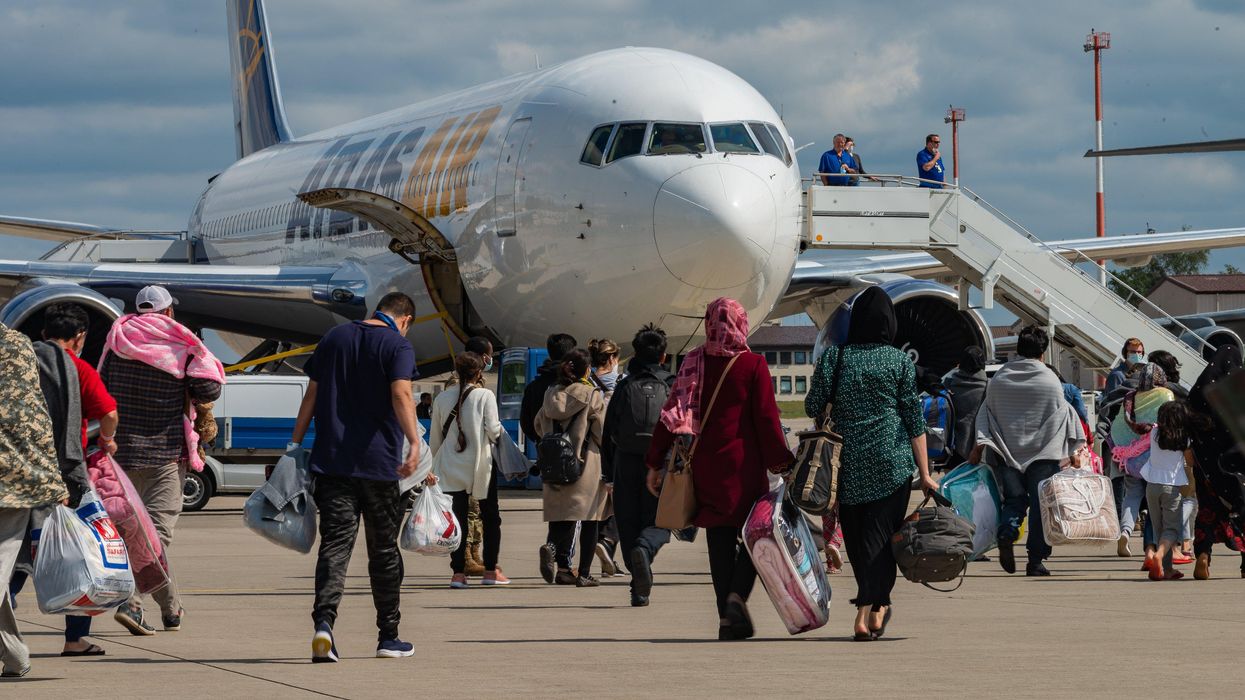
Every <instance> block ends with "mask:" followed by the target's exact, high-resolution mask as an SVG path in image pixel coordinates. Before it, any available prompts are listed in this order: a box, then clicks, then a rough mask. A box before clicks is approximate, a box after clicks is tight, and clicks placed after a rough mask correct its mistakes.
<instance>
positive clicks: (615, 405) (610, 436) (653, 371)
mask: <svg viewBox="0 0 1245 700" xmlns="http://www.w3.org/2000/svg"><path fill="white" fill-rule="evenodd" d="M639 376H652V377H654V378H656V379H658V380H660V381H663V382H665V383H666V386H667V387H673V386H674V375H673V374H671V373H670V372H669V371H667V370H666V368H665V367H662V366H661V365H649V364H644V363H642V362H639V361H637V360H634V359H633V360H631V362H629V363H628V364H627V376H626V377H623V379H622V381H620V382H618V386H616V387H614V398H612V399H611V400H610V403H609V406H608V407H607V408H606V409H605V427H604V430H603V432H602V440H601V480H602V481H605V482H606V483H613V482H614V453H615V450H616V448H617V446H618V441H617V435H616V433H617V431H618V420H619V419H618V416H619V415H621V414H622V412H623V411H624V410H627V409H629V408H630V407H629V406H627V405H626V403H627V392H626V385H627V382H629V381H631V380H632V379H633V378H635V377H639Z"/></svg>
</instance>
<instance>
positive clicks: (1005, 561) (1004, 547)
mask: <svg viewBox="0 0 1245 700" xmlns="http://www.w3.org/2000/svg"><path fill="white" fill-rule="evenodd" d="M1014 544H1015V542H1003V541H1001V540H1000V541H999V566H1001V567H1003V570H1004V571H1006V572H1007V573H1009V574H1014V573H1016V552H1015V550H1014V549H1013V545H1014Z"/></svg>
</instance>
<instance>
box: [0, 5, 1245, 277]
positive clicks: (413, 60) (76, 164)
mask: <svg viewBox="0 0 1245 700" xmlns="http://www.w3.org/2000/svg"><path fill="white" fill-rule="evenodd" d="M268 18H269V26H270V33H271V40H272V48H273V50H274V52H275V56H276V64H277V68H278V72H279V75H280V80H281V86H282V90H283V95H284V100H285V106H286V111H287V114H288V116H289V120H290V125H291V127H292V129H293V130H294V132H295V133H309V132H311V131H314V130H318V129H321V128H324V127H328V126H332V125H335V124H338V123H342V122H345V121H349V120H352V119H356V118H360V117H363V116H367V115H370V114H374V113H377V112H381V111H384V110H387V109H391V108H394V107H398V106H401V105H404V104H407V103H411V102H415V101H418V100H421V99H424V98H429V97H434V96H437V95H440V94H443V93H445V92H449V91H452V90H456V89H460V88H464V87H469V86H471V85H474V84H477V83H481V82H485V81H488V80H492V79H496V78H499V77H503V76H506V75H509V74H513V73H516V72H521V71H526V70H530V69H532V68H533V67H535V65H536V62H537V61H538V60H539V62H540V63H541V64H543V65H545V66H549V65H552V64H554V63H557V62H560V61H564V60H567V59H571V58H575V57H577V56H581V55H584V54H588V53H591V52H594V51H599V50H603V49H609V48H613V47H617V46H623V45H635V46H644V45H646V46H658V47H663V48H670V49H676V50H681V51H685V52H688V53H691V54H695V55H698V56H701V57H703V58H706V59H709V60H711V61H714V62H716V63H719V64H720V65H722V66H724V67H726V68H728V69H729V70H731V71H734V72H735V73H737V74H738V75H740V76H741V77H743V78H744V79H745V80H747V81H749V82H750V83H751V84H752V85H754V86H755V87H756V88H757V89H758V90H759V91H760V92H761V93H762V94H763V95H764V96H766V97H767V98H768V99H769V100H770V102H771V103H772V104H773V105H774V106H775V107H776V108H778V109H779V110H780V111H781V113H782V114H783V117H784V121H785V123H786V125H787V127H788V129H789V131H790V132H791V134H792V135H793V137H794V139H795V141H796V144H797V145H802V144H805V143H808V142H815V145H814V146H811V147H809V148H806V149H804V150H803V151H801V152H800V154H799V158H800V164H801V167H802V170H803V171H804V172H805V173H806V174H807V173H811V172H813V171H814V170H815V169H816V164H817V160H818V158H819V156H820V154H821V152H822V151H824V150H825V149H827V148H829V147H830V145H831V137H832V136H833V134H835V133H836V132H844V133H847V134H849V135H851V136H853V137H854V138H855V140H856V143H857V151H858V153H859V154H860V155H861V156H862V158H863V161H864V166H865V168H866V169H867V170H868V171H870V172H875V173H901V174H915V165H914V156H915V154H916V152H917V151H918V150H919V149H920V148H922V146H923V145H924V139H923V137H924V135H925V134H926V133H929V132H939V133H942V134H943V135H944V137H945V141H946V142H947V143H949V142H950V138H949V136H950V132H949V128H948V127H946V126H945V125H944V124H943V116H944V114H945V112H946V109H947V107H948V105H949V104H952V103H953V104H955V105H956V106H960V107H963V108H965V109H966V110H967V116H968V120H967V121H966V122H965V123H963V124H962V126H961V144H960V157H961V168H960V176H961V182H962V184H964V185H966V186H968V187H970V188H972V189H973V190H975V191H976V192H977V193H978V194H980V195H981V196H982V197H984V198H985V199H986V200H988V201H989V202H991V203H992V204H994V205H995V206H997V207H999V208H1000V209H1002V210H1003V211H1005V212H1007V213H1008V214H1009V215H1010V216H1012V217H1013V218H1015V219H1016V220H1018V221H1019V222H1021V223H1022V224H1024V225H1025V226H1026V227H1027V228H1029V229H1030V230H1032V231H1034V232H1035V233H1037V234H1038V235H1039V236H1041V237H1043V238H1047V239H1057V238H1076V237H1086V236H1091V235H1093V222H1094V194H1093V191H1094V165H1093V161H1092V160H1089V159H1086V158H1083V157H1082V154H1083V153H1084V152H1085V150H1086V149H1087V148H1089V147H1091V146H1092V145H1093V133H1094V131H1093V126H1094V125H1093V76H1092V61H1091V58H1090V56H1089V55H1088V54H1086V53H1084V52H1083V50H1082V48H1081V47H1082V44H1083V43H1084V41H1085V36H1086V34H1087V33H1088V32H1089V31H1090V29H1091V27H1092V28H1097V29H1100V30H1106V31H1110V32H1111V33H1112V47H1111V49H1109V50H1108V51H1106V52H1105V53H1104V60H1103V64H1104V65H1103V76H1104V102H1105V107H1104V109H1105V125H1104V130H1105V136H1104V140H1105V143H1106V145H1107V147H1113V146H1116V147H1122V146H1131V145H1144V144H1151V143H1167V142H1181V141H1193V140H1201V139H1223V138H1235V137H1242V136H1245V70H1243V67H1245V2H1240V1H1239V0H1164V1H1163V2H1144V1H1138V0H1115V1H1105V2H1094V3H1086V2H1069V1H1064V0H1052V1H1050V2H1044V3H1023V4H1022V3H999V2H968V1H964V2H953V3H929V2H907V1H904V0H900V1H896V2H886V3H876V2H872V3H865V2H858V3H847V2H833V3H831V2H818V3H809V2H786V1H784V0H775V1H772V2H768V3H755V2H740V1H738V0H714V1H713V2H700V1H697V2H692V1H683V2H674V3H672V2H668V1H667V2H651V1H647V0H597V1H596V2H593V3H591V4H586V3H582V2H572V1H571V0H553V1H547V0H529V1H528V2H523V3H517V2H512V1H503V0H456V1H454V2H449V1H437V2H426V1H425V2H412V1H410V0H357V1H356V2H353V3H341V2H329V1H328V0H269V2H268ZM0 64H2V65H4V66H6V69H5V70H4V71H0V154H2V155H0V213H3V214H9V215H19V216H32V217H40V218H52V219H61V220H70V221H81V222H86V223H94V224H100V225H105V226H113V227H125V228H154V229H182V228H184V227H185V224H186V220H187V218H188V216H189V214H190V211H191V209H192V207H193V206H194V203H195V200H196V199H197V197H198V196H199V194H200V192H201V191H202V189H203V188H204V186H205V185H206V182H207V179H208V178H209V177H210V176H212V175H213V174H215V173H218V172H220V171H221V170H222V169H224V168H225V167H227V166H228V165H229V164H230V163H231V162H232V161H233V159H234V143H233V133H232V127H231V119H232V106H231V101H230V82H229V60H228V55H227V51H226V31H225V9H224V2H220V1H215V2H178V3H172V2H162V1H161V2H157V1H150V0H127V2H125V3H100V2H97V1H96V0H78V1H64V2H62V1H57V0H41V1H40V2H38V3H20V4H19V3H8V4H7V5H6V6H4V7H3V8H0ZM946 150H947V152H948V155H949V150H950V149H949V148H948V149H946ZM947 164H948V167H949V166H950V162H949V158H948V163H947ZM1243 174H1245V153H1226V154H1206V155H1183V156H1159V157H1146V158H1125V159H1114V160H1111V161H1108V162H1107V171H1106V183H1107V184H1106V190H1107V229H1108V233H1109V234H1111V235H1115V234H1122V233H1135V232H1139V231H1143V230H1145V229H1146V227H1147V225H1148V226H1150V227H1153V228H1155V229H1157V230H1159V231H1166V230H1179V229H1180V228H1181V227H1182V226H1190V227H1193V228H1212V227H1225V226H1242V225H1245V198H1243V197H1241V193H1242V191H1243V190H1245V186H1243V184H1242V175H1243ZM44 247H45V244H39V243H32V242H28V241H19V240H14V239H10V238H4V237H0V257H3V258H20V257H26V256H32V255H37V254H38V253H39V252H40V251H41V250H43V249H44ZM1225 262H1233V263H1234V264H1236V265H1238V266H1239V267H1245V253H1240V252H1233V253H1218V254H1215V255H1214V256H1213V257H1212V268H1213V269H1215V270H1217V269H1219V268H1220V267H1222V265H1223V264H1224V263H1225Z"/></svg>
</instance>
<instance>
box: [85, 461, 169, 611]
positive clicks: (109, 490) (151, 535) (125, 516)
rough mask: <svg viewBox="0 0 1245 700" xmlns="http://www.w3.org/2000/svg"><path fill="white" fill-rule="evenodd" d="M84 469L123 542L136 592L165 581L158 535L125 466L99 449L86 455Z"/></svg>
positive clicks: (164, 562) (166, 573) (164, 561)
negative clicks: (123, 467)
mask: <svg viewBox="0 0 1245 700" xmlns="http://www.w3.org/2000/svg"><path fill="white" fill-rule="evenodd" d="M86 469H87V476H88V477H89V478H90V480H91V486H93V487H94V488H95V491H96V493H97V494H98V495H99V497H100V500H101V502H102V503H103V505H104V510H105V511H107V512H108V517H109V518H110V519H111V520H112V524H113V525H114V526H116V528H117V532H118V533H120V535H121V539H122V541H124V542H125V549H126V554H127V556H128V557H129V559H130V570H131V572H133V575H134V585H135V586H136V587H137V588H138V592H139V593H151V592H152V591H157V590H159V589H161V588H164V587H165V586H167V585H169V563H168V560H167V559H165V556H164V548H163V547H162V546H161V544H160V535H159V533H157V532H156V526H155V523H153V522H152V521H151V515H150V514H148V513H147V506H146V505H145V504H143V499H142V498H140V497H139V495H138V491H136V490H135V489H134V484H133V483H131V482H130V478H129V477H128V476H126V474H125V470H123V469H122V468H121V466H120V465H118V464H117V462H116V460H114V459H113V458H112V456H110V455H109V454H108V453H107V452H104V451H103V450H96V451H95V452H92V453H91V455H90V456H89V457H87V460H86Z"/></svg>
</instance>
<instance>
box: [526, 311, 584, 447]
mask: <svg viewBox="0 0 1245 700" xmlns="http://www.w3.org/2000/svg"><path fill="white" fill-rule="evenodd" d="M575 345H576V342H575V339H574V338H573V337H571V336H569V335H567V334H565V333H554V334H552V335H550V336H549V337H548V338H547V339H546V340H545V350H546V351H548V353H549V359H548V360H546V361H545V364H543V365H541V367H540V369H538V370H537V371H536V377H535V378H534V379H533V380H532V383H531V384H528V385H527V387H526V388H524V389H523V401H522V403H521V404H520V406H519V428H520V429H521V430H523V435H524V436H525V437H526V438H527V439H529V440H539V439H540V432H539V431H538V430H537V428H536V414H537V413H538V412H539V411H540V407H541V405H542V404H544V402H545V392H547V391H548V390H549V387H551V386H553V385H554V383H555V382H556V381H557V376H558V363H559V362H561V361H562V358H563V356H565V355H566V353H568V352H570V351H571V350H574V349H575Z"/></svg>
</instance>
